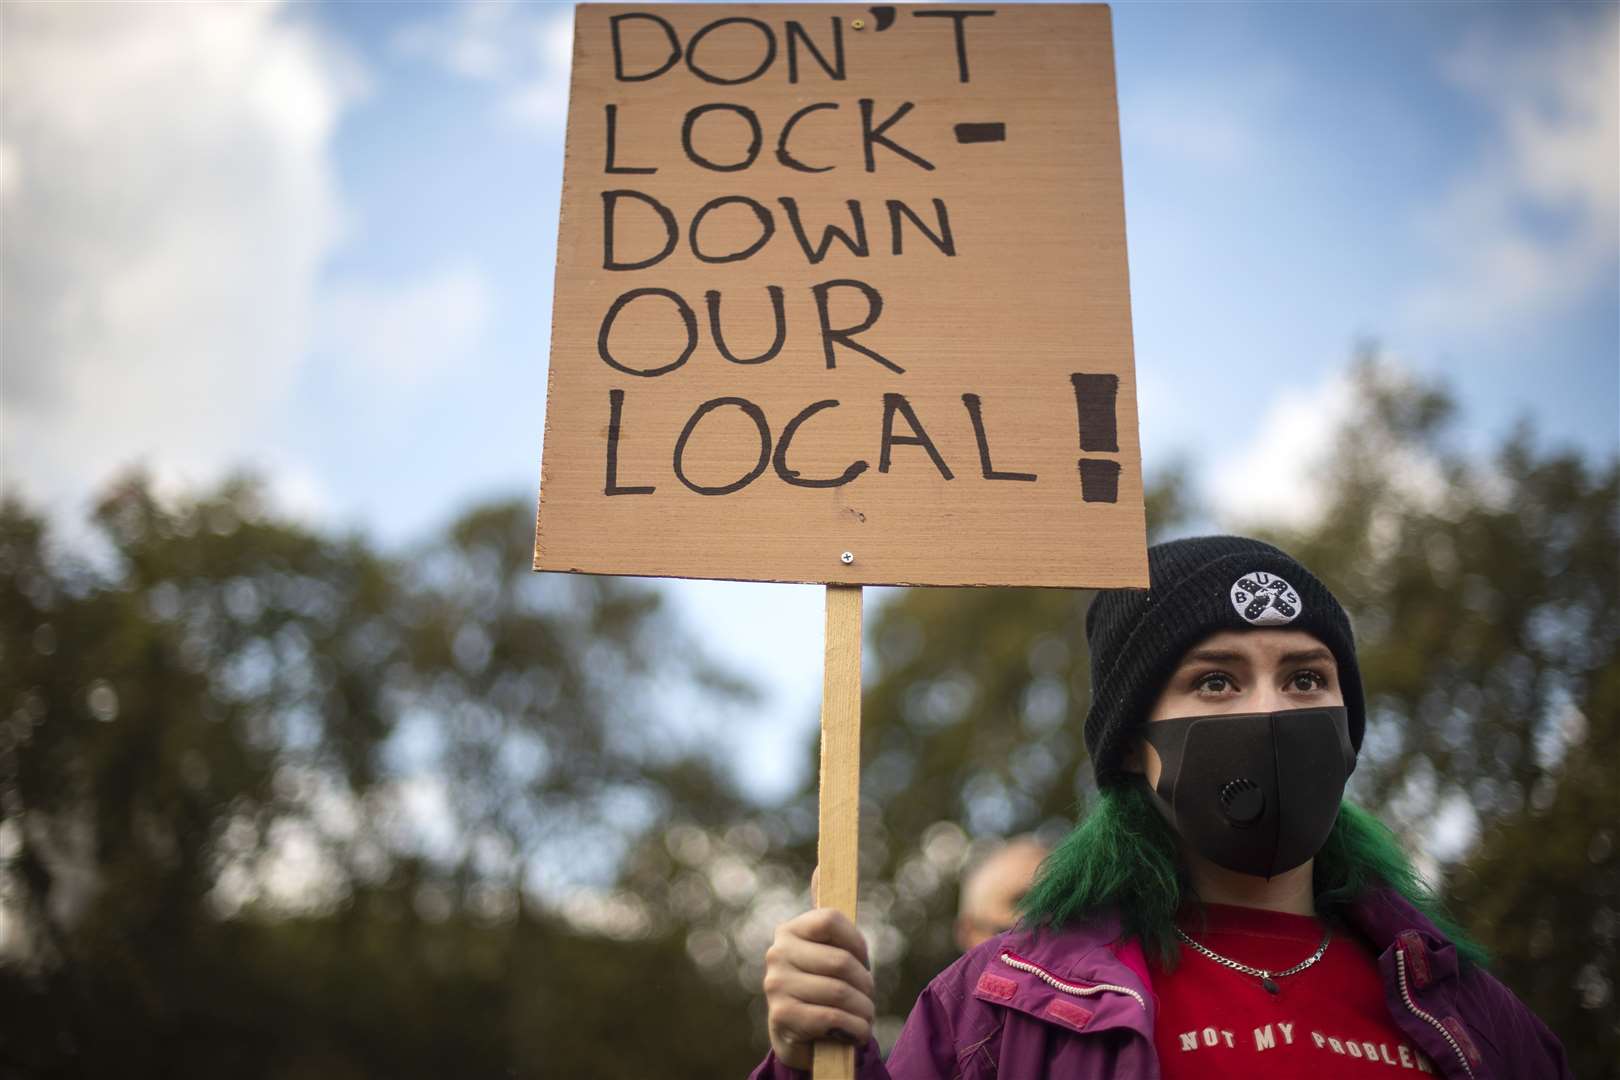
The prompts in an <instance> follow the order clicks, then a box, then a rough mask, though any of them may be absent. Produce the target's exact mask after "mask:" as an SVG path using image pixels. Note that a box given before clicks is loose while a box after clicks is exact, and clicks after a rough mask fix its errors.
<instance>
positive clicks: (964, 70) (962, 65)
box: [912, 11, 995, 82]
mask: <svg viewBox="0 0 1620 1080" xmlns="http://www.w3.org/2000/svg"><path fill="white" fill-rule="evenodd" d="M912 14H913V15H915V16H916V17H917V18H919V19H952V20H955V24H956V77H957V78H958V79H959V80H960V81H962V82H967V81H968V61H967V28H966V26H965V25H964V24H965V22H966V20H968V19H971V18H973V17H974V16H975V15H994V14H995V12H994V11H913V12H912Z"/></svg>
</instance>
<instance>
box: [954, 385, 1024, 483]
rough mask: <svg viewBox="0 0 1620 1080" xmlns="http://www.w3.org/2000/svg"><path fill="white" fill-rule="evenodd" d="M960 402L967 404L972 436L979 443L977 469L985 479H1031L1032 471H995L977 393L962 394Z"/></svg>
mask: <svg viewBox="0 0 1620 1080" xmlns="http://www.w3.org/2000/svg"><path fill="white" fill-rule="evenodd" d="M962 404H964V405H966V406H967V411H968V417H969V418H970V419H971V420H972V421H973V437H974V438H975V439H976V440H978V443H979V471H980V472H981V473H983V474H984V478H985V479H986V480H1033V479H1035V474H1034V473H1032V472H997V471H996V469H995V466H993V465H991V464H990V440H989V439H988V438H987V437H986V436H985V433H984V417H983V416H982V415H981V414H980V412H979V395H978V394H963V395H962Z"/></svg>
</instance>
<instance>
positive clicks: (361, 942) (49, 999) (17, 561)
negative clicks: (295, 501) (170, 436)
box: [0, 479, 753, 1080]
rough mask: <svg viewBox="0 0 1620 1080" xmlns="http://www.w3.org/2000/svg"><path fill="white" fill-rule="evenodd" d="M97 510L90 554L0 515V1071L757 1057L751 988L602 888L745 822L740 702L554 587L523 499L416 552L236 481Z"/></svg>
mask: <svg viewBox="0 0 1620 1080" xmlns="http://www.w3.org/2000/svg"><path fill="white" fill-rule="evenodd" d="M95 520H96V524H97V527H98V529H99V532H100V536H101V538H102V540H103V542H104V543H103V547H102V549H101V550H100V551H99V552H98V554H97V556H96V557H95V558H94V559H90V560H86V559H82V558H81V559H77V560H75V559H70V558H66V557H63V556H60V555H57V554H55V553H53V552H52V551H51V550H50V547H49V545H48V543H47V538H46V536H45V532H44V529H43V527H42V525H41V523H40V521H39V520H37V519H36V518H34V517H32V516H31V515H30V514H29V513H28V512H27V511H26V510H24V509H23V508H21V507H19V506H17V505H15V504H14V503H7V504H6V505H5V506H4V508H3V509H0V706H3V712H0V716H3V717H4V719H3V720H0V813H3V821H0V890H3V893H0V963H3V965H4V966H3V969H0V1015H4V1016H5V1017H6V1021H5V1023H4V1024H3V1025H0V1075H29V1076H52V1075H56V1076H68V1075H75V1076H77V1075H119V1076H141V1075H163V1076H206V1077H210V1078H212V1077H217V1076H225V1075H230V1076H246V1077H252V1076H267V1077H268V1076H276V1077H288V1078H296V1077H343V1076H357V1077H358V1076H374V1075H379V1074H387V1075H396V1076H442V1075H445V1074H446V1073H450V1074H454V1075H461V1076H501V1077H505V1076H511V1075H518V1076H559V1077H587V1078H588V1077H619V1076H650V1075H661V1076H670V1077H692V1078H694V1080H695V1078H700V1077H702V1078H707V1077H710V1076H714V1075H720V1074H723V1073H725V1072H727V1071H735V1070H737V1069H739V1068H744V1067H746V1062H747V1060H748V1059H751V1058H752V1057H753V1050H752V1047H751V1046H750V1045H748V1039H747V1034H748V1033H747V1031H746V1030H745V1029H743V1028H739V1026H738V1025H737V1024H736V1023H735V1017H736V1016H738V1015H739V1014H741V1013H742V1012H743V1011H744V1010H745V1007H746V1006H745V999H744V995H743V994H742V991H741V988H740V987H738V986H737V985H736V984H735V982H731V983H729V984H728V985H726V986H716V985H715V984H714V983H713V982H712V981H711V980H708V979H706V978H704V977H703V976H702V975H701V974H700V972H699V969H698V968H697V967H695V966H694V965H693V964H692V963H691V961H690V960H689V959H688V956H687V953H688V949H687V945H686V939H685V936H684V935H683V934H681V933H680V932H679V931H678V930H676V929H672V928H671V927H670V926H668V925H667V924H657V925H655V920H654V919H653V917H652V916H651V915H650V914H649V911H648V907H647V905H646V904H645V902H643V901H641V900H640V899H638V898H636V897H634V896H631V895H629V894H626V893H623V892H622V891H618V890H615V889H613V888H612V882H613V877H614V874H615V872H616V870H617V863H618V860H619V858H620V856H621V855H622V852H623V850H624V849H625V848H626V847H628V846H629V844H630V843H632V842H633V839H634V837H635V836H636V835H637V834H638V833H639V832H641V831H643V830H646V829H648V828H649V827H651V826H652V825H653V824H654V823H655V822H659V821H661V820H662V819H663V817H664V815H665V814H666V813H667V812H668V810H669V808H670V807H672V806H674V805H679V806H681V807H684V808H685V811H684V812H686V813H687V814H689V815H696V816H698V817H700V818H702V819H703V820H725V819H730V818H735V817H736V816H737V815H738V814H739V812H740V806H741V804H740V803H739V801H738V800H737V797H736V796H735V795H734V794H733V792H732V788H731V785H730V784H729V782H728V780H727V777H726V773H725V771H724V769H723V768H722V765H721V763H720V762H719V761H718V760H716V759H715V758H714V756H713V754H712V752H711V750H710V749H707V747H710V746H712V745H714V744H715V740H713V739H712V738H710V737H709V736H710V735H711V734H712V729H713V726H714V725H716V724H718V723H721V722H723V720H724V719H725V717H726V716H727V715H728V714H727V711H726V710H727V709H728V708H729V707H730V706H731V705H733V704H736V703H739V702H741V701H743V700H745V699H746V697H745V695H744V694H743V693H742V688H741V687H739V686H738V685H737V684H735V683H734V682H732V681H730V680H728V679H726V678H724V677H722V676H720V675H718V674H717V673H716V672H714V671H713V670H711V669H710V668H709V667H708V666H707V665H705V664H704V663H703V662H702V661H701V660H697V659H694V658H693V657H694V653H693V650H692V649H691V648H690V646H689V644H687V643H685V642H682V641H680V640H679V639H678V637H677V635H676V632H675V631H676V628H675V627H674V626H673V625H672V623H671V622H670V620H669V618H668V617H667V615H665V614H664V613H663V612H662V611H661V610H660V609H659V605H658V596H657V594H655V593H653V592H651V591H650V590H648V589H646V588H645V587H642V586H639V585H637V584H636V583H633V582H624V581H617V580H612V579H604V578H585V577H579V578H565V577H560V576H555V575H546V576H540V575H535V574H533V573H532V572H531V571H530V570H529V569H528V563H529V546H530V542H531V539H532V511H531V510H530V509H528V508H526V507H524V506H523V505H521V504H518V503H512V504H509V505H501V506H494V507H489V508H486V509H482V510H477V511H474V512H473V513H471V514H469V515H467V516H466V517H464V518H463V519H461V520H460V521H458V522H457V523H456V524H455V525H454V526H453V527H452V528H451V529H450V531H449V533H448V535H447V536H446V537H445V538H444V539H443V540H442V541H440V542H437V543H435V544H433V545H431V546H429V547H428V548H427V549H425V550H423V551H421V552H418V553H415V554H414V555H413V556H412V558H411V559H409V560H408V561H395V560H391V559H387V558H384V557H382V556H380V555H378V554H377V553H376V552H375V551H373V550H372V549H371V548H370V547H369V546H368V545H367V544H366V543H364V542H363V541H362V540H360V539H358V538H334V537H328V536H323V535H320V534H318V533H315V532H312V531H310V530H308V529H306V528H302V527H299V526H297V525H294V524H291V523H289V522H286V521H280V520H276V519H275V518H274V517H273V516H272V515H271V514H270V513H269V512H268V511H267V510H266V508H265V507H264V505H263V501H262V498H261V495H260V491H259V489H258V487H257V486H256V485H254V484H252V483H250V482H247V481H235V482H232V483H230V484H228V485H226V486H225V487H223V488H222V489H221V490H220V491H218V492H216V493H214V494H212V495H208V496H206V497H202V498H197V499H182V500H178V501H173V502H170V501H163V500H159V499H158V498H156V497H155V496H154V495H153V494H152V492H151V491H150V489H149V488H148V487H147V485H146V484H145V483H143V482H142V481H140V480H139V479H136V480H132V481H130V482H128V483H125V484H123V485H121V486H120V487H119V488H117V489H116V490H115V491H114V492H113V493H112V494H111V495H110V496H109V497H108V498H107V499H106V500H105V502H104V503H103V504H102V505H101V506H100V508H99V509H98V511H97V514H96V518H95ZM666 703H672V704H674V705H676V706H694V705H696V704H697V703H701V705H702V707H693V708H690V709H689V710H688V709H681V710H680V712H678V713H676V712H675V711H674V710H672V709H670V708H668V707H667V705H666ZM687 711H690V712H691V713H692V714H693V715H696V716H708V717H711V719H710V720H709V721H708V722H707V723H706V724H699V723H697V722H696V721H693V720H691V719H688V718H686V716H685V713H686V712H687ZM672 715H673V719H671V718H670V717H671V716H672ZM650 994H657V995H658V998H657V999H652V998H650V996H649V995H650ZM631 1029H633V1030H635V1032H636V1034H637V1038H636V1039H625V1038H622V1037H620V1035H621V1033H622V1032H624V1031H626V1030H631ZM694 1032H704V1033H705V1038H703V1039H701V1040H698V1039H693V1037H692V1035H693V1033H694ZM672 1046H681V1047H682V1048H683V1051H684V1052H683V1053H682V1054H681V1055H679V1056H678V1057H677V1058H673V1059H672V1058H671V1057H670V1055H669V1054H668V1048H669V1047H672Z"/></svg>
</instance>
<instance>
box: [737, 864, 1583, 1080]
mask: <svg viewBox="0 0 1620 1080" xmlns="http://www.w3.org/2000/svg"><path fill="white" fill-rule="evenodd" d="M1350 921H1351V923H1352V925H1353V926H1354V927H1355V928H1356V929H1357V930H1359V931H1360V932H1361V934H1362V935H1363V937H1364V938H1365V939H1366V941H1367V942H1369V943H1370V944H1371V945H1372V946H1373V948H1374V950H1375V951H1376V952H1377V953H1378V954H1379V955H1378V968H1379V970H1380V971H1381V972H1382V973H1383V977H1384V996H1385V1000H1386V1001H1387V1002H1388V1004H1389V1013H1390V1016H1391V1017H1392V1018H1393V1019H1394V1021H1395V1024H1396V1026H1398V1027H1399V1028H1400V1029H1401V1031H1402V1032H1403V1033H1404V1034H1405V1035H1406V1037H1407V1038H1408V1039H1410V1040H1411V1042H1412V1044H1413V1045H1415V1046H1416V1047H1418V1048H1419V1049H1421V1050H1422V1051H1423V1052H1424V1053H1425V1054H1427V1055H1428V1056H1429V1057H1430V1058H1431V1059H1432V1060H1433V1061H1434V1063H1435V1066H1436V1068H1437V1069H1438V1071H1439V1075H1441V1076H1445V1077H1453V1078H1457V1080H1518V1078H1521V1077H1522V1078H1525V1080H1532V1078H1533V1080H1541V1078H1543V1077H1548V1078H1561V1077H1569V1076H1570V1075H1571V1074H1570V1071H1569V1067H1568V1065H1567V1064H1566V1063H1565V1060H1564V1050H1563V1047H1562V1046H1560V1045H1559V1043H1558V1040H1557V1039H1556V1038H1554V1037H1553V1034H1552V1033H1551V1032H1550V1031H1548V1030H1547V1028H1546V1026H1545V1025H1544V1024H1542V1022H1541V1021H1540V1020H1538V1019H1537V1018H1536V1017H1535V1016H1534V1015H1533V1014H1532V1013H1531V1012H1530V1010H1529V1009H1527V1008H1525V1007H1524V1005H1523V1004H1522V1003H1521V1002H1520V1001H1519V999H1518V998H1516V997H1514V996H1513V994H1512V992H1511V991H1509V990H1508V989H1507V988H1506V987H1505V986H1503V985H1502V984H1501V983H1499V982H1497V981H1496V980H1495V979H1494V978H1492V977H1491V976H1490V975H1489V974H1487V973H1486V972H1484V971H1482V970H1480V969H1478V968H1477V967H1470V968H1469V969H1468V970H1467V971H1463V970H1460V969H1459V967H1458V963H1457V950H1456V949H1455V948H1454V947H1453V946H1452V944H1451V943H1450V942H1449V941H1447V940H1446V938H1445V937H1444V936H1443V935H1442V934H1441V933H1440V931H1439V930H1437V929H1435V926H1434V924H1433V923H1431V922H1430V921H1429V920H1428V919H1426V918H1425V917H1424V916H1423V915H1422V914H1421V913H1420V912H1418V911H1417V910H1416V909H1415V908H1413V907H1412V906H1411V905H1410V904H1408V903H1407V902H1406V901H1405V900H1404V899H1402V898H1401V897H1400V896H1399V895H1398V894H1396V893H1394V892H1391V891H1387V890H1379V891H1375V892H1371V893H1369V894H1368V895H1367V896H1365V897H1364V898H1362V899H1361V900H1360V901H1358V902H1357V903H1356V905H1355V906H1354V907H1353V908H1352V909H1351V911H1350ZM1156 1007H1157V1003H1156V1001H1155V999H1154V996H1153V989H1152V986H1151V984H1150V982H1149V979H1148V969H1147V964H1146V962H1145V959H1144V957H1143V954H1142V949H1141V946H1140V945H1138V944H1137V943H1136V942H1134V941H1130V942H1126V941H1121V940H1120V931H1119V923H1118V920H1117V919H1106V920H1099V921H1097V922H1095V923H1092V924H1088V925H1086V926H1082V927H1077V928H1074V929H1070V930H1065V931H1062V932H1058V933H1052V932H1037V931H1028V930H1010V931H1008V932H1007V933H1005V934H1002V935H1001V936H1000V937H997V938H992V939H991V940H989V941H987V942H985V943H984V944H983V945H980V946H979V947H978V948H976V949H974V950H973V951H972V952H970V953H968V954H967V955H966V956H963V957H962V958H961V959H960V960H958V961H956V963H954V964H952V965H951V966H950V967H948V968H946V969H945V970H944V971H943V972H941V973H940V974H939V975H938V976H937V977H936V978H935V979H934V981H933V982H931V983H929V984H928V988H927V989H926V990H924V991H923V993H922V996H921V997H919V998H918V999H917V1004H916V1006H915V1007H914V1008H913V1009H912V1010H911V1016H910V1017H908V1018H907V1020H906V1026H905V1028H904V1030H902V1031H901V1033H900V1038H899V1041H897V1042H896V1043H895V1045H894V1050H893V1051H892V1052H891V1053H890V1055H889V1060H888V1062H887V1064H885V1063H884V1062H883V1060H882V1059H881V1057H880V1056H879V1053H878V1046H877V1043H876V1041H871V1042H868V1043H867V1045H866V1046H865V1048H863V1049H862V1050H861V1051H860V1052H859V1056H858V1068H857V1075H858V1077H859V1080H991V1078H998V1080H1040V1078H1042V1077H1059V1076H1061V1077H1064V1078H1066V1080H1068V1078H1072V1080H1109V1078H1112V1080H1158V1077H1159V1063H1158V1057H1157V1055H1156V1054H1155V1053H1154V1049H1153V1023H1154V1015H1155V1010H1156ZM808 1075H809V1074H808V1073H805V1072H801V1071H799V1070H797V1069H789V1068H787V1067H786V1066H784V1065H782V1064H781V1063H780V1062H778V1061H777V1060H776V1057H775V1055H774V1054H773V1055H769V1056H767V1057H766V1059H765V1060H764V1062H762V1063H761V1064H760V1066H759V1067H758V1068H757V1069H755V1070H754V1072H753V1074H752V1076H751V1080H802V1078H804V1077H806V1076H808Z"/></svg>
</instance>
